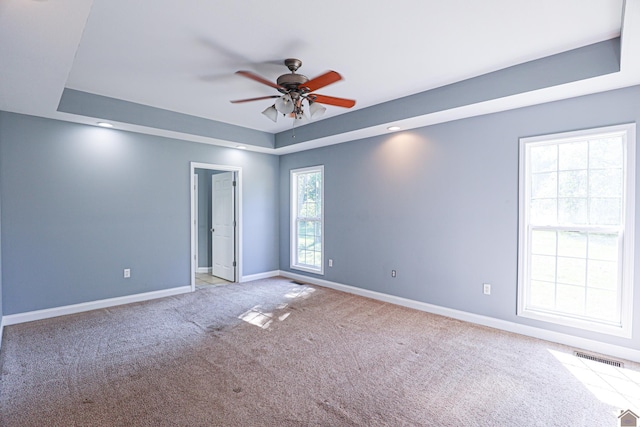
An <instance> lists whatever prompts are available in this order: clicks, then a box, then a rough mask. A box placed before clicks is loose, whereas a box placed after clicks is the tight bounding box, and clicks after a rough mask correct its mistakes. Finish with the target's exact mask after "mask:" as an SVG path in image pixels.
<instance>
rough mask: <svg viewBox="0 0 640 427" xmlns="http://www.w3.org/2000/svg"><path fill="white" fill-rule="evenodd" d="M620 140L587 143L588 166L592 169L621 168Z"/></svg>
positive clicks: (605, 139) (612, 139)
mask: <svg viewBox="0 0 640 427" xmlns="http://www.w3.org/2000/svg"><path fill="white" fill-rule="evenodd" d="M623 153H624V151H623V146H622V138H621V137H615V138H604V139H597V140H593V141H589V166H590V167H591V168H593V169H601V168H621V167H623V162H624V160H623V159H624V156H623Z"/></svg>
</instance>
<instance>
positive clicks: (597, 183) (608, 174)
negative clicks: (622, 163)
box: [589, 169, 623, 197]
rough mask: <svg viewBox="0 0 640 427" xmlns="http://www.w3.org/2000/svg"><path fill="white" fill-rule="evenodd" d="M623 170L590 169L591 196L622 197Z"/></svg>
mask: <svg viewBox="0 0 640 427" xmlns="http://www.w3.org/2000/svg"><path fill="white" fill-rule="evenodd" d="M622 189H623V183H622V170H621V169H597V170H591V171H589V196H590V197H621V196H622Z"/></svg>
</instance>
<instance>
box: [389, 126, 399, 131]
mask: <svg viewBox="0 0 640 427" xmlns="http://www.w3.org/2000/svg"><path fill="white" fill-rule="evenodd" d="M387 130H400V126H389V127H388V128H387Z"/></svg>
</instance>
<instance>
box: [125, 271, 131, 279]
mask: <svg viewBox="0 0 640 427" xmlns="http://www.w3.org/2000/svg"><path fill="white" fill-rule="evenodd" d="M129 277H131V269H130V268H125V269H124V278H125V279H128V278H129Z"/></svg>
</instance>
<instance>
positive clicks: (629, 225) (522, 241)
mask: <svg viewBox="0 0 640 427" xmlns="http://www.w3.org/2000/svg"><path fill="white" fill-rule="evenodd" d="M635 128H636V126H635V123H632V124H624V125H617V126H608V127H601V128H594V129H587V130H581V131H576V132H565V133H558V134H553V135H543V136H536V137H529V138H521V139H520V164H519V166H520V168H519V214H518V216H519V218H518V233H519V234H518V237H519V239H518V307H517V310H518V311H517V314H518V316H522V317H526V318H530V319H535V320H541V321H545V322H551V323H554V324H558V325H563V326H570V327H575V328H579V329H585V330H589V331H593V332H599V333H603V334H608V335H613V336H619V337H624V338H631V337H632V320H633V319H632V316H633V285H634V282H633V275H634V272H633V267H634V234H635V232H634V228H635V227H634V224H635V163H636V161H635V160H636V154H635V145H636V133H635ZM603 135H606V136H622V138H623V147H624V152H623V153H624V168H625V170H624V176H623V179H624V187H623V198H624V206H623V210H622V224H621V226H620V233H621V238H620V244H621V245H622V249H621V251H620V254H621V257H620V263H621V266H619V267H620V268H621V274H620V277H621V287H620V296H619V307H620V322H619V323H618V322H616V323H615V324H611V323H606V322H598V321H595V320H594V321H592V320H586V319H579V318H574V317H570V316H566V317H565V316H562V315H559V314H555V313H549V312H544V311H542V310H535V309H533V308H531V307H528V306H527V301H528V299H527V298H528V295H527V292H528V289H529V287H528V282H527V280H528V277H529V266H530V259H531V254H530V253H529V248H530V243H531V242H530V241H529V240H530V229H531V227H532V226H531V225H530V224H529V199H530V188H531V185H530V173H529V169H530V168H529V165H528V159H529V158H528V152H529V151H528V148H530V147H532V146H534V145H543V144H557V143H560V142H571V141H572V140H575V141H583V140H584V139H585V137H592V136H593V137H595V136H597V137H602V136H603ZM555 228H556V229H559V228H560V227H555ZM594 231H597V230H596V229H595V228H594Z"/></svg>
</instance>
